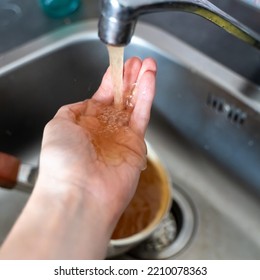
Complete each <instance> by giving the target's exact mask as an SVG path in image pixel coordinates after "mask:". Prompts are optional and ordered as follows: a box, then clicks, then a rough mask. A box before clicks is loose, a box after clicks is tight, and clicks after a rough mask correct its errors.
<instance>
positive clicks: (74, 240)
mask: <svg viewBox="0 0 260 280" xmlns="http://www.w3.org/2000/svg"><path fill="white" fill-rule="evenodd" d="M46 183H47V182H45V181H44V180H39V181H38V182H37V185H36V187H35V191H34V193H33V194H32V196H31V198H30V199H29V201H28V203H27V205H26V207H25V209H24V211H23V212H22V214H21V216H20V217H19V219H18V221H17V222H16V224H15V226H14V227H13V229H12V231H11V232H10V234H9V236H8V238H7V239H6V241H5V242H4V244H3V246H2V248H1V250H0V258H2V259H100V258H104V257H105V254H106V248H107V244H108V242H109V238H110V234H111V231H112V229H111V221H109V219H107V217H105V216H104V215H103V213H102V212H104V211H102V212H101V211H100V209H98V208H97V207H98V204H97V203H95V201H91V199H88V198H86V197H85V194H83V193H80V192H81V191H80V190H78V189H77V188H70V187H67V186H64V190H63V191H62V192H60V191H57V190H55V189H54V190H53V192H50V191H49V186H48V187H47V188H45V186H44V184H46ZM59 187H61V186H59ZM45 189H48V191H46V190H45Z"/></svg>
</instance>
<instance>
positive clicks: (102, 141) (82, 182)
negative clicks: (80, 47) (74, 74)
mask: <svg viewBox="0 0 260 280" xmlns="http://www.w3.org/2000/svg"><path fill="white" fill-rule="evenodd" d="M155 72H156V65H155V62H154V61H153V60H152V59H145V60H144V61H141V60H140V59H138V58H131V59H129V60H128V61H127V62H126V63H125V67H124V92H128V93H130V92H131V93H134V94H133V95H131V97H132V99H131V102H132V104H133V109H132V110H131V112H130V111H128V112H127V114H128V115H129V117H128V119H127V124H123V125H121V126H120V127H119V131H117V133H116V135H115V137H114V138H113V135H108V136H107V138H106V137H104V135H103V136H102V137H99V138H98V141H99V142H98V146H95V145H94V144H95V143H94V141H93V139H94V137H93V135H94V134H95V131H96V126H98V125H99V123H100V118H99V117H100V114H99V113H98V112H99V111H101V112H102V108H105V107H106V108H107V107H109V106H112V104H113V85H112V80H111V75H110V69H109V68H108V70H107V72H106V73H105V75H104V77H103V80H102V83H101V85H100V87H99V89H98V90H97V92H96V93H95V94H94V95H93V97H92V99H91V100H86V101H83V102H79V103H75V104H71V105H66V106H63V107H62V108H61V109H60V110H59V111H58V112H57V114H56V115H55V117H54V118H53V119H52V120H51V121H50V122H49V123H48V124H47V126H46V127H45V131H44V137H43V142H42V151H41V157H40V174H41V176H47V177H49V178H53V181H54V185H55V188H57V191H59V187H58V186H59V185H60V186H64V185H65V186H70V187H71V186H73V187H74V186H75V187H77V188H80V189H81V190H82V193H83V196H88V197H91V199H92V200H93V201H95V203H97V204H99V205H100V209H109V211H110V214H111V215H112V216H113V218H114V220H115V222H116V221H117V219H118V218H119V216H120V215H121V213H122V212H123V210H124V209H125V207H126V206H127V204H128V203H129V201H130V199H131V198H132V197H133V195H134V192H135V189H136V186H137V182H138V179H139V175H140V171H141V170H142V168H144V167H145V160H146V146H145V142H144V135H145V131H146V128H147V125H148V121H149V118H150V110H151V106H152V101H153V98H154V94H155ZM95 139H97V138H95ZM106 141H108V142H109V145H106ZM60 182H62V184H60Z"/></svg>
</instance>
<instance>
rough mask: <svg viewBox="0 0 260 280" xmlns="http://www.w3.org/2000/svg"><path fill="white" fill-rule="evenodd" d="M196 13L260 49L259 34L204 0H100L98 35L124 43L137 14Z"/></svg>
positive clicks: (102, 38)
mask: <svg viewBox="0 0 260 280" xmlns="http://www.w3.org/2000/svg"><path fill="white" fill-rule="evenodd" d="M169 10H173V11H183V12H190V13H193V14H197V15H199V16H202V17H204V18H205V19H207V20H209V21H211V22H213V23H215V24H216V25H218V26H220V27H221V28H223V29H225V30H226V31H227V32H229V33H231V34H233V35H234V36H236V37H237V38H239V39H241V40H243V41H245V42H246V43H248V44H250V45H253V46H254V47H256V48H259V49H260V36H259V34H257V33H256V32H254V31H252V30H250V29H249V28H247V27H246V26H245V25H243V24H242V23H240V22H238V21H237V20H236V19H234V18H232V17H231V16H229V15H228V14H226V13H225V12H223V11H222V10H220V9H219V8H217V7H216V6H215V5H213V4H212V3H210V2H209V1H207V0H171V1H169V0H103V1H102V9H101V17H100V20H99V37H100V39H101V40H102V41H103V42H104V43H106V44H110V45H117V46H118V45H127V44H128V43H129V42H130V40H131V38H132V36H133V33H134V29H135V25H136V21H137V18H138V16H140V15H142V14H147V13H152V12H162V11H169Z"/></svg>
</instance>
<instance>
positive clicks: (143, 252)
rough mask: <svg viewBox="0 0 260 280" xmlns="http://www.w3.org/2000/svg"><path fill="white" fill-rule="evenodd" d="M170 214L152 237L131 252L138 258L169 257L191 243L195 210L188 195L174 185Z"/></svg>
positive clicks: (130, 253)
mask: <svg viewBox="0 0 260 280" xmlns="http://www.w3.org/2000/svg"><path fill="white" fill-rule="evenodd" d="M173 197H174V198H173V202H172V207H171V210H170V212H169V214H168V215H167V216H166V217H165V219H164V220H163V221H162V222H161V224H160V226H159V227H158V228H157V230H156V231H155V232H154V233H153V235H152V236H151V237H149V238H148V239H147V240H145V241H144V242H142V243H141V244H140V245H138V246H137V247H135V248H134V249H133V250H132V251H130V252H129V255H131V257H134V258H137V259H167V258H170V257H173V256H174V255H176V254H178V253H179V252H180V251H181V250H183V249H184V248H185V246H186V245H187V244H188V243H189V241H190V239H191V237H192V235H193V233H194V229H195V212H194V208H193V207H192V205H191V203H190V201H189V200H188V199H187V197H186V196H185V195H184V194H183V193H182V192H181V191H179V190H178V188H176V187H173Z"/></svg>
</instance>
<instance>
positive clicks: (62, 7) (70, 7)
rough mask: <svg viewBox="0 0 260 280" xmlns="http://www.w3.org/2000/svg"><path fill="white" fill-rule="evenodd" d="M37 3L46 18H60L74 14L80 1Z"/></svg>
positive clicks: (44, 0) (46, 0) (58, 0)
mask: <svg viewBox="0 0 260 280" xmlns="http://www.w3.org/2000/svg"><path fill="white" fill-rule="evenodd" d="M39 3H40V5H41V7H42V9H43V11H44V12H45V13H46V14H47V15H48V16H50V17H53V18H61V17H65V16H68V15H70V14H71V13H73V12H75V11H76V10H77V9H78V7H79V5H80V0H39Z"/></svg>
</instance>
